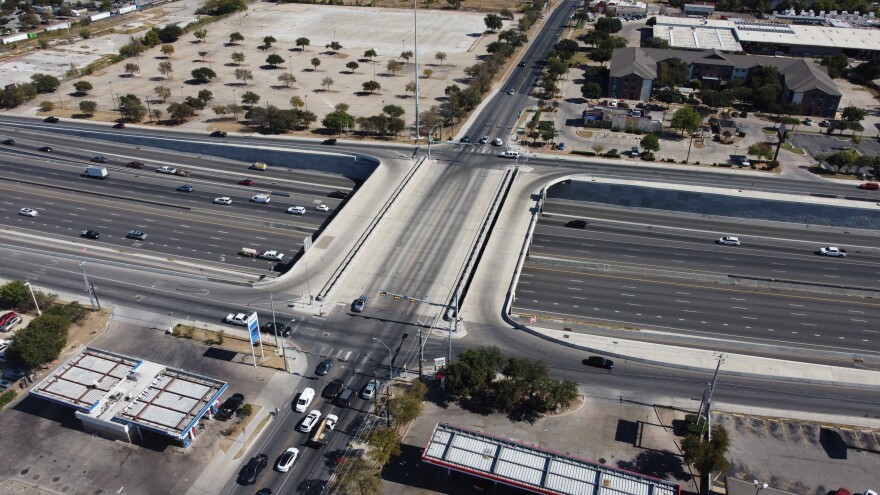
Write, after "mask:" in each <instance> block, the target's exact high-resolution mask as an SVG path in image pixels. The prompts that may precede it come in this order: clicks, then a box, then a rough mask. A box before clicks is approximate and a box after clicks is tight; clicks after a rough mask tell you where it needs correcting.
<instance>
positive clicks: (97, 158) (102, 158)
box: [92, 155, 110, 163]
mask: <svg viewBox="0 0 880 495" xmlns="http://www.w3.org/2000/svg"><path fill="white" fill-rule="evenodd" d="M92 161H93V162H95V163H107V162H109V161H110V160H108V159H107V157H106V156H102V155H98V156H93V157H92Z"/></svg>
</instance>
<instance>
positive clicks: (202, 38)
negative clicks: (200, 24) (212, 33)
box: [193, 29, 208, 44]
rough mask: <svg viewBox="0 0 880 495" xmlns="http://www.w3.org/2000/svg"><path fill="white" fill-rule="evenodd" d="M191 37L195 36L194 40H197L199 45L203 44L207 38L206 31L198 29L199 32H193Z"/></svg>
mask: <svg viewBox="0 0 880 495" xmlns="http://www.w3.org/2000/svg"><path fill="white" fill-rule="evenodd" d="M193 36H195V38H196V39H197V40H199V44H202V43H204V42H205V38H207V37H208V30H207V29H199V30H197V31H194V32H193Z"/></svg>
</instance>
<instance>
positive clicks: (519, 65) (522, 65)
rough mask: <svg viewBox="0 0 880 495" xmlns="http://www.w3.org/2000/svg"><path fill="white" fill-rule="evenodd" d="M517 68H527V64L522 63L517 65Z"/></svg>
mask: <svg viewBox="0 0 880 495" xmlns="http://www.w3.org/2000/svg"><path fill="white" fill-rule="evenodd" d="M516 66H517V67H525V66H526V63H525V62H520V63H518V64H516Z"/></svg>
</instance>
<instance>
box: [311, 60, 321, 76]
mask: <svg viewBox="0 0 880 495" xmlns="http://www.w3.org/2000/svg"><path fill="white" fill-rule="evenodd" d="M309 63H310V64H311V65H312V67H313V68H312V72H316V71H317V70H318V66H319V65H321V59H320V58H318V57H313V58H312V59H311V60H309Z"/></svg>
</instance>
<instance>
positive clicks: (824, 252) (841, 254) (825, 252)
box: [816, 246, 846, 258]
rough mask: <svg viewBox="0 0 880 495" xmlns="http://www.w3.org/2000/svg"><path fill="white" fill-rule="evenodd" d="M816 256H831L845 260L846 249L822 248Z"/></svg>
mask: <svg viewBox="0 0 880 495" xmlns="http://www.w3.org/2000/svg"><path fill="white" fill-rule="evenodd" d="M816 254H818V255H819V256H831V257H832V258H845V257H846V249H840V248H839V247H834V246H827V247H820V248H819V249H818V250H817V251H816Z"/></svg>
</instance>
